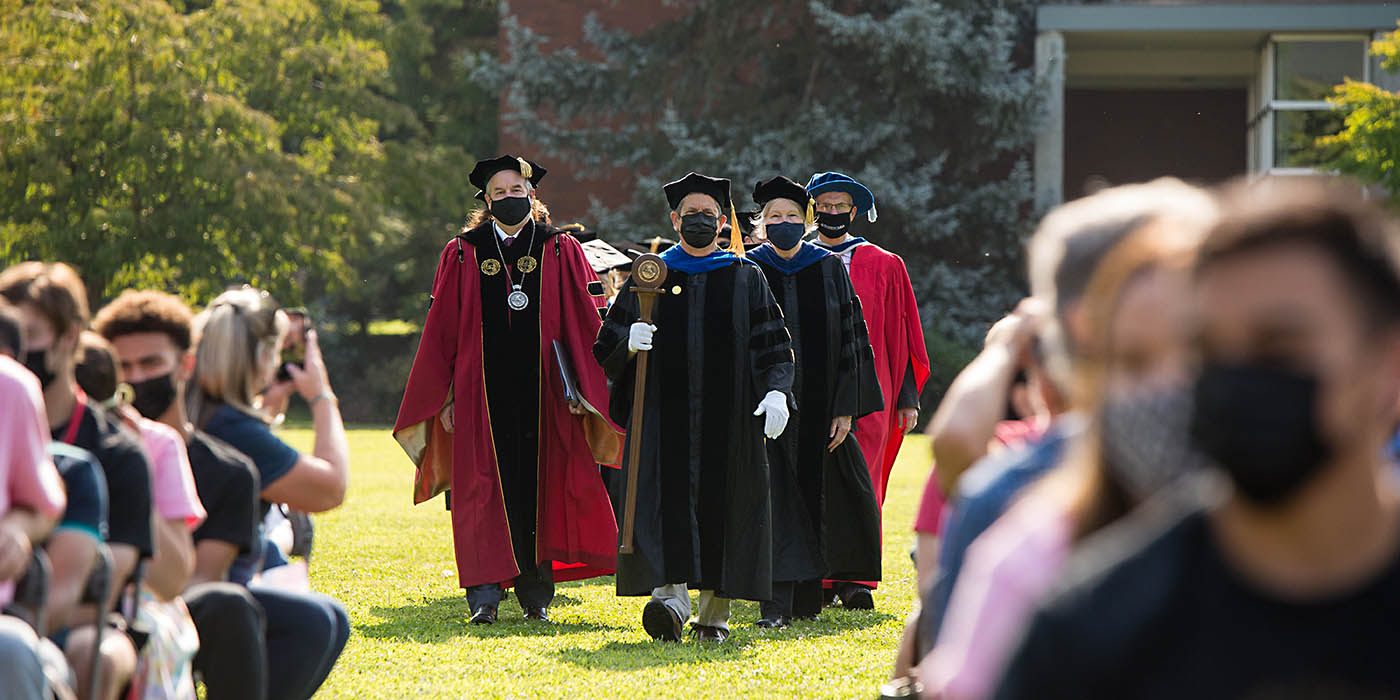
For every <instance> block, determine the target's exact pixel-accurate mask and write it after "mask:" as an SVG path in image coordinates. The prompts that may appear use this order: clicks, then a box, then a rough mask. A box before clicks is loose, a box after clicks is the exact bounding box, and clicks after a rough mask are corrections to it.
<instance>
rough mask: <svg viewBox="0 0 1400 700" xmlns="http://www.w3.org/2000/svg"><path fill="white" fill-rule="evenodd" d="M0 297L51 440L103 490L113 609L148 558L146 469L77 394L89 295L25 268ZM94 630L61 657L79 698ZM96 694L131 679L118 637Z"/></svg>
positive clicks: (1, 276)
mask: <svg viewBox="0 0 1400 700" xmlns="http://www.w3.org/2000/svg"><path fill="white" fill-rule="evenodd" d="M0 297H4V298H5V299H6V300H7V301H9V302H10V303H11V304H14V305H15V306H16V307H17V308H18V309H19V311H20V314H21V315H22V316H23V317H24V334H25V346H26V347H25V360H24V365H25V366H26V367H27V368H29V370H30V371H31V372H33V373H34V374H35V376H36V377H38V379H39V383H40V384H41V385H42V386H43V388H44V404H45V410H46V412H47V415H48V422H49V425H50V426H51V428H52V432H51V435H52V437H53V438H54V439H55V440H59V441H62V442H66V443H68V444H70V445H74V446H77V447H81V448H83V449H85V450H87V451H88V452H91V453H92V454H93V455H94V456H95V457H97V459H98V461H99V462H100V463H101V465H102V470H103V472H104V476H105V477H106V480H107V489H108V504H109V513H108V516H109V517H108V533H107V534H108V538H107V545H108V546H109V547H110V549H111V552H112V560H113V579H112V580H113V581H114V582H115V584H116V585H114V586H113V587H112V589H113V590H112V595H111V598H110V600H109V601H108V604H109V605H110V604H111V603H112V602H114V601H115V600H116V598H117V596H118V594H119V593H120V591H121V588H122V587H123V586H124V585H125V583H126V582H127V581H128V580H129V579H130V578H131V576H132V573H133V572H134V571H135V570H136V566H137V563H138V561H139V560H140V559H141V558H143V557H150V556H151V554H152V552H153V542H152V536H151V487H150V477H149V474H150V467H149V464H148V463H147V459H146V454H145V451H144V450H143V449H142V447H141V440H140V438H138V437H137V436H136V435H134V434H132V433H131V432H130V431H128V430H127V429H126V428H124V427H123V426H121V425H120V424H119V423H118V422H117V421H114V420H113V419H111V418H110V417H108V415H107V413H106V412H105V411H103V410H102V407H101V406H99V405H97V404H96V403H93V402H91V401H90V400H89V399H88V398H87V397H86V396H84V395H83V394H82V391H81V389H79V388H78V386H77V383H76V381H75V380H74V378H73V367H74V364H75V362H74V359H75V358H74V355H75V353H76V352H77V346H78V335H79V333H81V331H82V329H83V327H84V326H86V325H87V322H88V307H87V291H86V289H84V287H83V283H82V281H81V280H80V279H78V275H77V273H75V272H74V271H73V269H72V268H71V267H68V266H67V265H64V264H62V263H54V264H45V263H40V262H25V263H20V264H18V265H15V266H13V267H10V268H9V269H7V270H5V271H4V272H3V273H0ZM96 638H97V635H96V630H95V629H94V628H93V626H92V625H83V626H80V627H74V628H72V630H71V632H70V633H69V634H67V635H66V638H65V639H63V642H64V643H63V644H62V646H63V649H64V652H65V653H66V654H67V655H68V657H69V659H70V661H72V663H73V667H74V668H75V669H77V671H78V691H79V693H80V694H83V695H86V694H87V693H88V683H89V681H90V680H91V678H90V675H89V674H88V672H87V669H88V668H90V665H89V663H87V661H88V659H90V658H91V655H92V654H93V653H94V651H95V650H94V649H93V646H94V644H95V642H96ZM96 651H97V652H98V653H100V656H101V658H102V659H103V671H102V674H101V676H102V684H101V685H102V687H100V688H99V689H98V695H99V697H102V698H107V699H108V700H111V699H112V698H115V697H116V696H117V693H118V692H119V691H120V689H121V688H122V687H123V686H125V685H126V683H127V681H128V680H129V679H130V678H131V675H132V672H133V670H134V668H135V665H136V648H135V646H134V645H133V644H132V643H131V640H130V639H129V638H128V637H127V636H126V635H124V634H106V635H103V637H102V648H101V649H100V650H96Z"/></svg>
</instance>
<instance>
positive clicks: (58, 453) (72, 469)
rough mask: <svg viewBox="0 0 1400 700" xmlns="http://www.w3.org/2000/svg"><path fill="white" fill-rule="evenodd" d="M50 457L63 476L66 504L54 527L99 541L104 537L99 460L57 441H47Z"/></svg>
mask: <svg viewBox="0 0 1400 700" xmlns="http://www.w3.org/2000/svg"><path fill="white" fill-rule="evenodd" d="M48 448H49V456H50V457H52V458H53V464H54V466H55V467H56V468H57V469H58V475H59V477H61V478H62V479H63V491H64V493H65V494H67V497H68V498H67V504H66V505H65V506H64V507H63V517H62V518H61V519H60V520H59V521H58V525H57V526H56V527H55V528H54V529H55V530H77V531H79V532H83V533H86V534H88V535H91V536H92V537H93V539H95V540H97V541H98V542H105V541H106V540H107V477H106V476H104V475H103V474H102V463H101V462H98V461H97V457H94V456H93V454H92V453H91V452H88V451H87V450H84V449H82V448H79V447H74V446H72V445H67V444H64V443H61V442H59V441H57V440H55V441H53V442H50V443H49V446H48Z"/></svg>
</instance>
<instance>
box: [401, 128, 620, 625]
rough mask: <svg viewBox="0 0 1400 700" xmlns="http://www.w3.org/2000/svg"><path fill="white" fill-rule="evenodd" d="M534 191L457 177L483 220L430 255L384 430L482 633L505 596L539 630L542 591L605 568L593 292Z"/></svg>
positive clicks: (608, 456)
mask: <svg viewBox="0 0 1400 700" xmlns="http://www.w3.org/2000/svg"><path fill="white" fill-rule="evenodd" d="M544 175H545V169H544V168H543V167H540V165H539V164H537V163H534V162H531V161H528V160H526V159H524V158H519V157H516V156H509V155H505V156H500V157H498V158H492V159H490V160H483V161H480V162H478V163H477V164H476V167H475V168H474V169H473V170H472V172H471V176H470V179H471V182H472V184H474V185H476V186H477V187H479V188H480V189H481V192H479V193H478V194H477V198H478V199H480V200H481V201H482V202H483V203H484V204H485V206H484V207H482V208H479V209H477V210H476V211H475V212H474V213H473V215H472V218H471V220H470V221H468V223H467V226H466V227H465V228H464V229H463V231H462V233H461V234H460V235H458V236H457V237H456V238H454V239H453V240H451V241H449V242H448V243H447V246H446V247H445V248H444V249H443V251H442V256H441V258H440V260H439V262H438V269H437V276H436V279H435V280H434V281H433V288H432V298H431V301H430V303H429V307H428V315H427V319H426V321H425V322H424V324H423V339H422V341H421V342H420V343H419V346H418V354H417V356H416V357H415V358H414V360H413V369H412V371H411V372H410V374H409V378H408V386H407V387H406V388H405V389H404V398H403V403H402V405H401V406H400V407H399V416H398V420H397V422H396V423H395V425H394V437H395V439H397V440H398V441H399V444H400V445H402V446H403V448H404V450H405V451H406V452H407V453H408V455H409V457H410V458H411V459H412V460H413V461H414V463H415V464H416V465H417V466H418V477H417V484H416V487H415V490H414V502H415V503H421V502H423V501H426V500H428V499H430V498H432V497H433V496H436V495H437V494H439V493H442V492H443V491H447V492H448V496H447V500H448V507H449V509H450V510H451V511H452V531H453V543H454V546H455V549H456V555H457V574H458V583H459V584H460V585H461V587H462V588H464V589H466V593H467V603H468V605H469V606H470V607H471V611H472V617H471V621H472V622H474V623H477V624H491V623H493V622H495V621H496V615H497V608H498V606H499V605H500V602H501V600H502V599H503V596H504V592H503V588H504V587H505V586H507V585H514V587H515V594H516V598H517V599H518V600H519V602H520V607H521V608H522V610H523V611H524V615H525V618H526V619H528V620H535V621H539V622H548V621H549V613H548V609H549V604H550V602H551V601H552V600H553V599H554V582H555V581H556V580H560V581H571V580H576V579H582V578H590V577H593V576H602V575H606V574H609V573H612V570H613V566H614V565H615V561H616V548H617V524H616V521H615V520H614V518H613V512H612V506H611V504H610V503H609V502H608V494H607V491H606V490H605V489H604V487H603V480H602V478H601V477H600V476H599V474H598V468H597V465H598V464H608V465H616V464H618V463H619V462H620V461H621V457H620V451H621V448H622V439H621V431H620V429H618V428H617V427H616V426H614V425H613V424H612V423H611V422H609V420H608V418H607V416H605V415H603V410H604V408H605V407H606V405H607V400H608V393H607V391H608V389H607V380H606V379H605V378H604V376H603V371H602V368H600V367H599V366H598V364H597V363H596V362H594V361H593V357H592V355H591V354H590V352H589V350H590V347H591V345H592V343H593V340H594V338H596V337H597V335H598V326H599V325H600V324H601V322H602V318H601V316H602V314H603V313H604V309H605V308H606V302H605V299H604V296H603V284H602V283H601V282H599V281H598V278H597V277H596V276H595V275H594V273H593V269H592V268H591V267H590V266H589V264H588V258H587V256H585V255H584V251H583V247H582V246H581V245H580V244H579V242H578V240H576V239H575V238H574V237H573V236H570V235H569V234H567V233H564V232H562V231H559V230H558V229H555V228H554V227H553V226H551V225H550V223H549V210H548V209H547V208H546V207H545V206H544V203H543V202H540V201H539V200H538V199H537V198H536V195H535V186H536V185H538V184H539V182H540V180H541V179H542V178H543V177H544ZM561 354H562V356H561ZM561 367H566V368H568V369H569V371H572V372H573V376H571V377H570V378H569V379H570V381H571V382H572V385H573V386H574V387H576V388H577V391H578V399H577V400H576V401H573V402H570V401H568V400H566V399H565V398H564V384H565V382H564V379H563V376H562V372H563V371H564V370H562V369H561Z"/></svg>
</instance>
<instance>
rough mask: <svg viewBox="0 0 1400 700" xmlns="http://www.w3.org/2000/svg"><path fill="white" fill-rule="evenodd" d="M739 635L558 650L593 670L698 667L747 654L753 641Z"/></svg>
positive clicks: (562, 657)
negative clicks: (703, 641) (717, 640)
mask: <svg viewBox="0 0 1400 700" xmlns="http://www.w3.org/2000/svg"><path fill="white" fill-rule="evenodd" d="M752 641H753V640H752V639H746V638H743V637H742V636H739V635H735V636H732V637H730V638H729V639H728V640H726V641H724V642H722V643H719V644H713V643H706V644H703V645H702V644H700V643H699V642H695V641H693V640H691V639H689V638H687V640H686V641H684V642H680V643H675V642H658V641H650V640H648V641H644V642H608V643H607V644H604V645H603V646H601V647H598V648H597V649H585V648H583V647H568V648H566V649H560V650H559V651H557V652H555V655H556V656H558V657H559V660H560V661H564V662H566V663H570V664H573V665H575V666H582V667H584V668H589V669H600V670H608V671H640V670H643V669H648V668H655V667H657V666H698V665H702V664H708V663H715V662H724V661H733V660H734V659H736V658H739V657H742V656H745V655H746V651H745V649H746V648H747V647H748V646H749V644H750V643H752Z"/></svg>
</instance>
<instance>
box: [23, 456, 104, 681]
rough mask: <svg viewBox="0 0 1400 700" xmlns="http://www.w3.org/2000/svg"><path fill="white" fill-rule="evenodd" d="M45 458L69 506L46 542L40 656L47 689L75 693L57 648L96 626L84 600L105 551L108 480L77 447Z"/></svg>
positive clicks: (73, 678) (90, 607) (89, 603)
mask: <svg viewBox="0 0 1400 700" xmlns="http://www.w3.org/2000/svg"><path fill="white" fill-rule="evenodd" d="M48 453H49V456H51V457H52V458H53V463H54V466H55V467H57V469H58V473H59V476H60V477H61V478H62V479H63V488H64V491H66V492H67V495H68V504H67V506H66V507H64V509H63V515H62V517H61V518H60V519H59V521H58V525H57V526H55V527H54V529H53V532H51V533H49V536H48V538H47V539H45V540H44V554H46V555H47V556H48V558H49V586H48V596H47V598H46V599H45V602H44V623H45V627H44V629H43V630H42V632H43V633H44V634H46V635H49V636H48V638H46V639H43V640H41V647H40V652H41V655H42V656H44V658H45V662H46V663H45V670H46V671H47V672H48V677H49V681H50V683H51V684H52V685H56V686H61V687H65V688H69V689H72V688H76V687H77V677H76V675H75V674H74V672H73V670H72V669H71V667H70V666H69V663H68V660H67V658H66V657H65V656H64V653H63V651H62V650H61V649H60V647H59V644H61V643H63V642H64V640H66V639H67V638H68V633H69V631H70V628H73V627H77V626H80V625H88V626H91V625H92V624H93V623H94V621H95V620H96V617H95V613H94V607H93V605H94V603H95V601H93V600H88V599H87V595H88V591H89V585H90V584H91V582H92V577H93V574H94V572H95V570H96V567H97V564H98V557H99V550H102V549H103V548H105V547H106V546H107V545H106V544H105V542H106V540H107V510H108V508H107V478H106V476H104V475H103V472H102V465H101V463H99V462H98V461H97V458H96V457H94V456H93V454H92V453H91V452H88V451H87V450H84V449H82V448H80V447H74V446H72V445H69V444H66V443H62V442H58V441H57V440H53V441H50V442H49V444H48ZM112 633H113V634H120V633H119V632H115V631H113V632H112ZM88 663H89V664H90V663H91V661H88ZM89 668H90V666H89V667H86V668H85V669H84V673H86V672H87V670H88V669H89Z"/></svg>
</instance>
